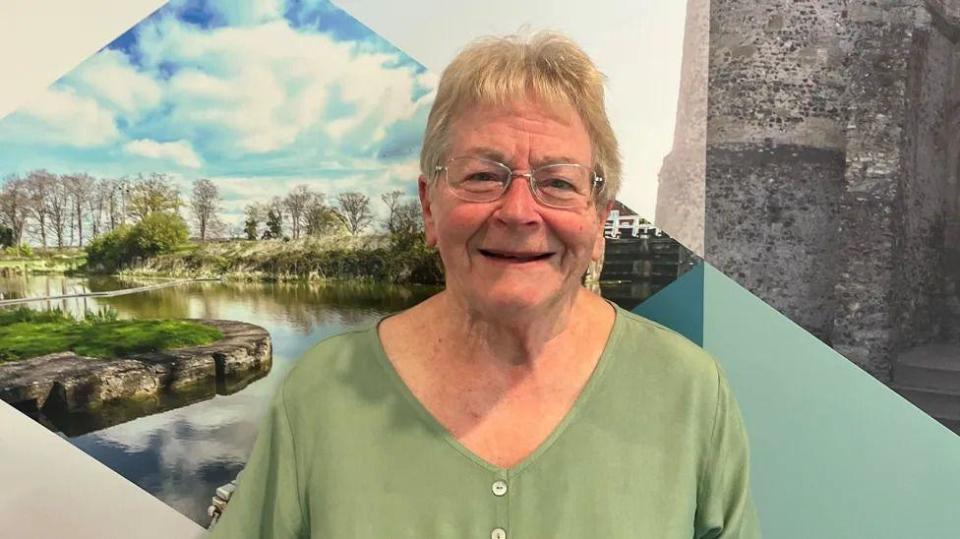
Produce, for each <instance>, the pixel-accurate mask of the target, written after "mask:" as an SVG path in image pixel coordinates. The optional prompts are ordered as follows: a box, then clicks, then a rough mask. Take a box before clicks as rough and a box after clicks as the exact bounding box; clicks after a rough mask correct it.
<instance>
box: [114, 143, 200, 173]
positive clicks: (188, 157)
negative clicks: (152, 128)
mask: <svg viewBox="0 0 960 539" xmlns="http://www.w3.org/2000/svg"><path fill="white" fill-rule="evenodd" d="M123 151H124V152H126V153H128V154H130V155H139V156H141V157H148V158H150V159H163V160H167V161H173V162H174V163H176V164H178V165H180V166H182V167H187V168H200V167H201V166H203V163H202V162H201V160H200V156H198V155H197V153H196V152H195V151H193V147H192V146H191V145H190V143H189V142H187V141H185V140H178V141H175V142H157V141H155V140H150V139H138V140H133V141H130V142H128V143H126V144H124V146H123Z"/></svg>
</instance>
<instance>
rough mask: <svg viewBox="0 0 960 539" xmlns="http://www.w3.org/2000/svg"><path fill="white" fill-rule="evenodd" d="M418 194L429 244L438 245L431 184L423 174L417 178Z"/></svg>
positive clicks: (431, 245)
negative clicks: (431, 205) (431, 199)
mask: <svg viewBox="0 0 960 539" xmlns="http://www.w3.org/2000/svg"><path fill="white" fill-rule="evenodd" d="M417 194H418V196H419V197H420V209H421V210H423V232H424V234H425V235H426V239H427V246H429V247H436V245H437V225H436V224H435V223H434V221H433V209H432V208H431V207H430V184H429V183H427V178H426V177H424V176H423V175H422V174H421V175H420V178H419V179H418V180H417Z"/></svg>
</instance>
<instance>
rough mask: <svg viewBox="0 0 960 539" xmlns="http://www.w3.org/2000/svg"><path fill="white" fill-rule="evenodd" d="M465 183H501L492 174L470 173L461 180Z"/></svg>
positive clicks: (497, 177)
mask: <svg viewBox="0 0 960 539" xmlns="http://www.w3.org/2000/svg"><path fill="white" fill-rule="evenodd" d="M463 181H465V182H501V181H503V180H501V179H500V177H499V176H497V175H496V174H494V173H493V172H485V171H484V172H471V173H469V174H467V176H466V177H465V178H464V179H463Z"/></svg>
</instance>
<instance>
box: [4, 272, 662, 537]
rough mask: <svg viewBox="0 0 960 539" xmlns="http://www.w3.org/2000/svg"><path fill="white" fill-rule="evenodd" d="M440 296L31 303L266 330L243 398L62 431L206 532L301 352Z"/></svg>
mask: <svg viewBox="0 0 960 539" xmlns="http://www.w3.org/2000/svg"><path fill="white" fill-rule="evenodd" d="M138 284H142V282H137V283H133V282H123V281H120V280H118V279H115V278H90V279H86V278H71V277H63V276H31V277H26V278H23V277H20V278H11V279H0V292H2V294H3V297H5V298H7V299H10V298H19V297H37V296H55V295H69V294H76V293H83V292H88V291H94V292H95V291H105V290H115V289H118V288H127V287H131V286H136V285H138ZM436 290H437V289H436V288H428V287H398V286H386V285H371V284H307V283H288V284H284V283H221V282H204V283H192V284H188V285H181V286H176V287H171V288H164V289H160V290H153V291H149V292H144V293H138V294H132V295H127V296H118V297H112V298H100V299H93V298H71V299H66V300H61V301H54V302H49V304H48V302H41V303H33V304H31V306H33V307H35V308H46V307H56V306H59V307H61V308H63V309H64V310H68V311H71V312H74V313H83V312H84V311H85V310H92V311H96V310H97V309H100V308H102V307H109V308H112V309H115V310H116V312H117V313H118V316H119V318H122V319H129V318H213V319H228V320H239V321H243V322H250V323H253V324H257V325H259V326H262V327H264V328H265V329H266V330H267V331H269V332H270V335H271V338H272V340H273V367H272V369H271V371H270V373H269V374H268V375H267V376H265V377H264V378H262V379H260V380H257V381H255V382H253V383H252V384H250V385H249V386H247V387H245V388H244V389H242V390H240V391H239V392H237V393H234V394H231V395H216V396H215V397H213V398H211V399H208V400H204V401H202V402H197V403H194V404H189V405H186V406H183V407H181V408H176V409H173V410H169V411H166V412H162V413H158V414H154V415H149V416H146V417H141V418H138V419H133V420H131V421H127V422H125V423H121V424H119V425H115V426H112V427H109V428H105V429H102V430H98V431H95V432H90V433H87V434H82V435H79V436H73V437H69V436H66V435H64V434H62V433H61V436H63V437H64V438H66V439H67V440H69V441H70V442H71V443H72V444H74V445H75V446H77V447H78V448H80V449H82V450H83V451H85V452H86V453H88V454H89V455H91V456H93V457H94V458H96V459H97V460H99V461H100V462H102V463H104V464H105V465H107V466H109V467H110V468H112V469H113V470H115V471H116V472H118V473H119V474H120V475H122V476H123V477H125V478H127V479H128V480H130V481H131V482H133V483H135V484H136V485H138V486H140V487H141V488H143V489H144V490H146V491H147V492H149V493H150V494H153V495H154V496H156V497H157V498H159V499H160V500H162V501H164V502H166V503H167V504H169V505H170V506H172V507H173V508H175V509H177V510H178V511H180V512H181V513H183V514H184V515H187V516H188V517H190V518H191V519H193V520H194V521H196V522H197V523H199V524H201V525H203V526H206V524H207V523H208V518H207V515H206V508H207V506H208V505H209V503H210V497H211V496H212V495H213V493H214V491H215V490H216V488H217V487H218V486H221V485H223V484H225V483H227V482H229V481H230V480H231V479H233V478H234V477H235V476H236V475H237V473H238V472H239V471H240V470H241V469H242V468H243V465H244V462H245V461H246V458H247V455H248V453H249V451H250V449H251V448H252V446H253V441H254V438H255V437H256V432H257V426H258V424H259V422H260V418H261V417H262V414H263V412H264V411H265V407H266V405H267V403H268V399H269V397H270V396H271V395H272V394H273V392H274V389H275V388H276V386H277V384H278V383H279V382H280V381H281V380H282V379H283V376H284V374H285V373H286V372H287V371H288V370H289V369H290V367H291V366H293V364H294V363H295V361H296V360H297V359H298V358H299V357H300V356H301V355H302V354H303V352H305V351H306V350H307V349H308V348H310V346H312V345H313V344H315V343H317V342H318V341H320V340H321V339H323V338H324V337H327V336H330V335H334V334H337V333H340V332H342V331H343V330H344V329H346V328H349V327H352V326H356V325H360V324H364V323H367V322H370V321H372V320H375V319H376V318H379V317H381V316H383V315H385V314H389V313H391V312H395V311H398V310H402V309H404V308H406V307H409V306H412V305H414V304H416V303H418V302H420V301H422V300H423V299H426V298H427V297H429V296H430V295H431V294H433V293H435V292H436ZM648 293H649V291H645V292H644V295H646V294H648ZM611 295H613V294H611Z"/></svg>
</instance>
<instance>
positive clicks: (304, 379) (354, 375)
mask: <svg viewBox="0 0 960 539" xmlns="http://www.w3.org/2000/svg"><path fill="white" fill-rule="evenodd" d="M380 353H381V352H380V341H379V338H378V336H377V324H376V323H369V324H365V325H363V326H360V327H358V328H355V329H351V330H348V331H345V332H343V333H339V334H337V335H333V336H330V337H327V338H325V339H323V340H321V341H320V342H318V343H316V344H314V345H313V346H311V347H310V348H309V349H307V351H306V352H304V353H303V354H302V355H301V356H300V357H299V358H298V359H297V360H296V364H295V365H294V366H293V367H292V368H291V369H290V371H289V372H288V373H287V374H286V375H285V377H284V379H283V382H281V384H280V388H279V390H278V391H279V392H280V393H281V394H282V398H283V400H284V401H285V402H286V403H287V405H288V406H296V405H297V404H298V403H303V402H305V401H309V402H312V403H319V402H322V401H324V400H329V399H331V398H336V397H337V396H338V395H342V393H343V390H344V389H345V388H349V387H355V386H357V385H363V384H364V383H365V380H367V379H369V378H371V377H374V376H376V375H377V374H381V373H380V372H379V371H382V367H380V365H379V361H377V355H378V354H380Z"/></svg>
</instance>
